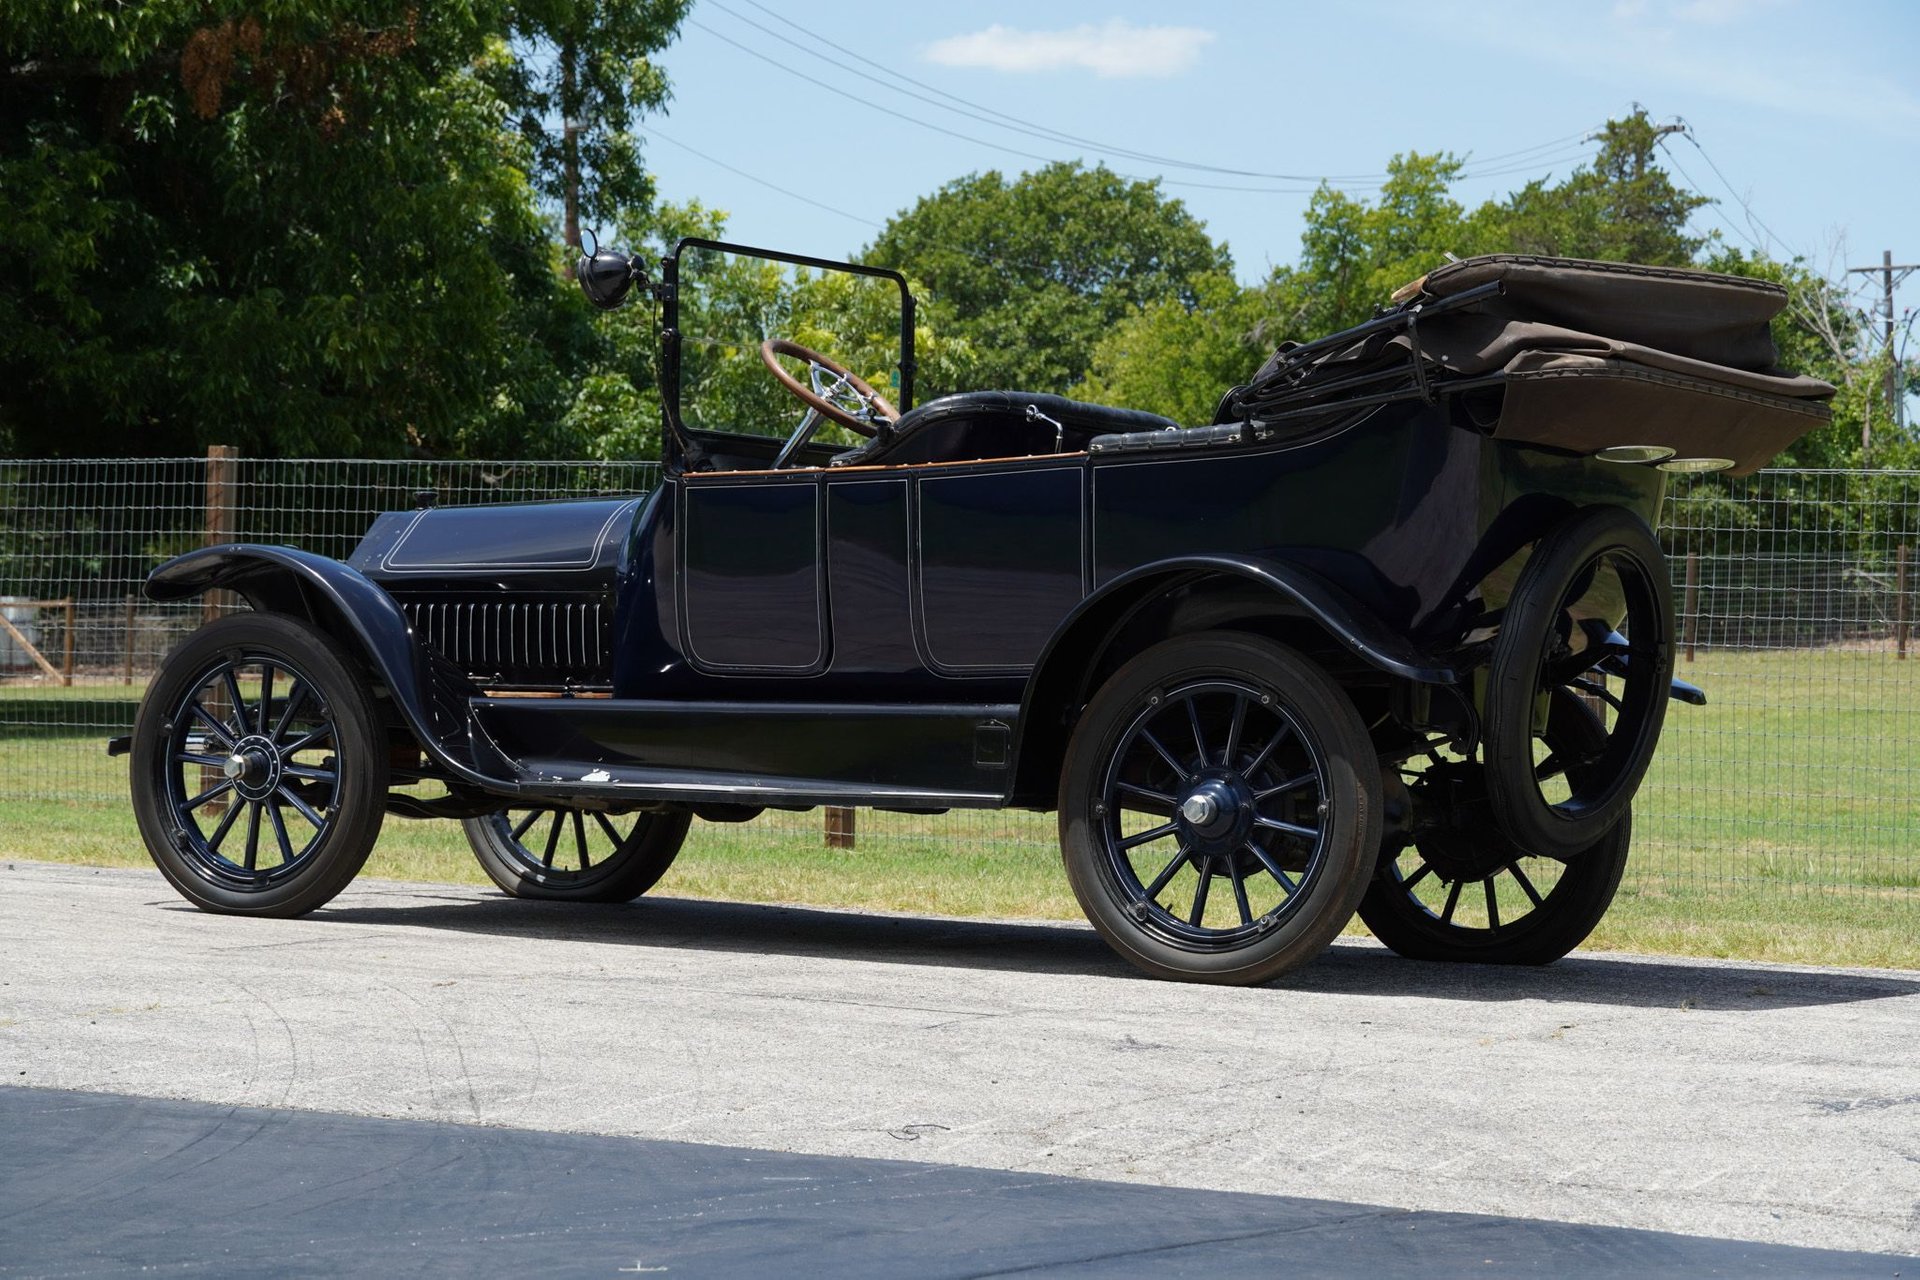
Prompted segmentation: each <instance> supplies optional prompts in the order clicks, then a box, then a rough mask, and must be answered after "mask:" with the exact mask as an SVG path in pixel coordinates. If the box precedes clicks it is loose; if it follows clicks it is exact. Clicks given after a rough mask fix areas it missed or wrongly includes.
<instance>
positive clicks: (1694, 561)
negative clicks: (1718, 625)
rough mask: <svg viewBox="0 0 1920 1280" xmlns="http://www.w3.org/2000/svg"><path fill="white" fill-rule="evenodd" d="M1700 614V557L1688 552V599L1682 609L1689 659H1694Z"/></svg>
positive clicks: (1689, 660)
mask: <svg viewBox="0 0 1920 1280" xmlns="http://www.w3.org/2000/svg"><path fill="white" fill-rule="evenodd" d="M1699 616H1700V557H1699V556H1698V555H1696V554H1694V553H1693V552H1691V551H1689V552H1687V599H1686V604H1685V605H1684V606H1683V607H1682V609H1681V617H1682V620H1683V623H1684V625H1685V627H1686V643H1687V661H1688V662H1692V661H1693V635H1694V631H1693V627H1694V623H1695V621H1696V620H1697V619H1698V618H1699Z"/></svg>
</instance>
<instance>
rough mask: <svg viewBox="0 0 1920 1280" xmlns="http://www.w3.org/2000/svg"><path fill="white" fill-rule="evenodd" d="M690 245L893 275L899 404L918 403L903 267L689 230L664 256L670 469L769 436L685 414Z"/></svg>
mask: <svg viewBox="0 0 1920 1280" xmlns="http://www.w3.org/2000/svg"><path fill="white" fill-rule="evenodd" d="M688 249H704V250H712V251H716V252H720V253H730V254H736V255H738V256H741V257H748V258H760V259H763V260H765V261H769V262H780V263H785V264H787V265H789V266H796V267H809V268H812V269H814V270H817V271H840V272H846V273H849V274H852V275H859V276H871V277H875V278H878V279H883V280H891V281H893V283H894V286H895V287H896V288H898V289H899V290H900V365H899V367H900V387H899V396H898V399H897V401H896V405H895V407H896V408H898V409H899V410H900V412H901V413H902V414H905V413H906V412H907V411H908V410H909V409H911V408H913V373H914V364H913V331H914V297H913V291H912V290H911V289H909V288H908V287H907V278H906V277H905V276H903V275H901V274H900V273H899V272H898V271H891V270H888V269H887V268H885V267H870V266H867V265H865V264H864V263H858V262H839V261H836V260H834V259H832V258H816V257H812V256H810V255H808V254H802V253H783V252H781V251H780V250H778V249H762V248H758V247H756V246H754V245H745V244H734V243H731V242H729V241H725V240H709V239H706V238H704V237H701V236H686V237H683V238H682V239H681V240H679V241H678V242H676V243H675V244H674V246H673V252H672V253H670V254H668V255H667V256H666V257H665V258H662V259H661V260H660V405H661V410H662V412H663V414H664V416H665V418H666V427H667V430H666V434H665V437H664V438H663V439H662V441H661V459H660V460H661V463H662V465H663V466H664V467H665V469H666V470H667V472H668V473H669V474H677V473H679V472H682V471H689V470H700V469H701V468H702V466H703V464H704V463H705V460H706V459H707V458H708V457H709V455H711V454H713V453H721V454H733V453H738V452H740V446H741V445H742V444H745V445H747V447H748V449H749V451H757V450H758V449H759V448H762V447H764V441H766V440H767V439H768V438H769V437H766V436H760V435H745V434H740V433H737V432H730V431H715V430H711V429H708V428H704V427H690V426H688V425H687V423H686V421H685V420H684V419H683V418H682V416H681V413H680V390H681V386H680V357H681V342H682V338H683V335H682V333H681V330H680V255H681V254H683V253H684V252H686V251H687V250H688Z"/></svg>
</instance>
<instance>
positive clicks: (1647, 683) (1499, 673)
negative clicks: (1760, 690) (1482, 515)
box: [1483, 507, 1673, 857]
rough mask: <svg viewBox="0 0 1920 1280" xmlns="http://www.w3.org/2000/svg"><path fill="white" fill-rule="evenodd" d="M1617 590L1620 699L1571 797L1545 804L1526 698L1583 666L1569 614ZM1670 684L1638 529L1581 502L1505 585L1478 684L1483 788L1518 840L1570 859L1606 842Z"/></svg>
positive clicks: (1646, 759) (1664, 583) (1669, 590)
mask: <svg viewBox="0 0 1920 1280" xmlns="http://www.w3.org/2000/svg"><path fill="white" fill-rule="evenodd" d="M1603 575H1604V576H1603ZM1616 587H1617V589H1618V591H1619V595H1620V598H1621V603H1623V604H1624V606H1625V611H1626V618H1625V621H1624V623H1623V624H1622V625H1623V626H1624V628H1625V630H1626V634H1627V642H1628V646H1629V647H1628V650H1627V652H1626V653H1625V654H1623V655H1618V656H1619V657H1620V658H1622V659H1624V660H1625V663H1626V674H1625V676H1624V678H1623V679H1622V684H1623V689H1622V692H1621V693H1620V695H1619V696H1618V697H1617V698H1614V697H1613V695H1612V694H1611V693H1607V694H1606V696H1607V697H1608V698H1610V699H1613V701H1614V703H1615V705H1616V712H1617V714H1616V718H1615V722H1614V724H1613V725H1612V726H1611V728H1610V729H1608V730H1606V731H1605V734H1604V737H1605V741H1604V742H1603V743H1602V744H1600V745H1599V746H1598V748H1597V750H1596V751H1595V758H1594V760H1593V761H1592V766H1593V767H1592V768H1590V769H1586V770H1583V771H1582V772H1581V775H1580V777H1581V781H1580V782H1579V783H1578V784H1577V785H1575V786H1574V787H1573V788H1572V789H1571V792H1570V794H1568V795H1567V796H1566V797H1564V798H1562V799H1559V800H1549V799H1548V798H1547V796H1546V794H1545V793H1544V792H1543V791H1542V789H1541V786H1540V783H1539V780H1538V779H1537V778H1536V777H1535V775H1534V758H1533V742H1534V716H1535V701H1536V699H1537V698H1538V697H1539V696H1540V695H1541V694H1543V693H1546V692H1548V691H1549V690H1552V689H1555V688H1559V687H1562V686H1563V685H1565V684H1566V683H1567V682H1568V681H1570V680H1573V679H1575V678H1577V677H1579V675H1580V674H1581V672H1582V670H1583V669H1584V666H1585V665H1586V664H1587V663H1589V662H1590V661H1591V653H1589V654H1587V655H1586V656H1582V655H1579V654H1572V653H1570V652H1569V649H1570V646H1569V643H1568V641H1569V637H1570V636H1571V635H1572V633H1573V631H1574V625H1575V624H1574V621H1573V618H1572V611H1573V610H1574V609H1575V608H1576V607H1577V606H1578V605H1580V603H1581V602H1582V600H1583V599H1586V598H1588V596H1589V593H1590V592H1594V591H1596V589H1597V590H1598V592H1599V593H1600V594H1601V595H1602V596H1604V595H1605V594H1606V593H1608V592H1611V591H1612V590H1614V589H1615V588H1616ZM1600 629H1601V630H1602V631H1604V630H1605V628H1604V627H1601V628H1600ZM1581 638H1582V639H1583V640H1584V639H1586V637H1584V636H1583V637H1581ZM1672 681H1673V587H1672V584H1671V583H1670V582H1669V581H1668V577H1667V562H1666V557H1665V556H1663V555H1662V554H1661V552H1660V544H1659V543H1658V542H1656V541H1655V540H1654V537H1653V533H1652V532H1651V531H1650V530H1649V529H1648V528H1647V526H1646V524H1645V523H1644V522H1643V521H1641V520H1640V519H1639V517H1637V516H1635V515H1634V514H1633V513H1631V512H1629V511H1626V510H1624V509H1622V508H1619V507H1590V508H1588V509H1587V510H1585V511H1582V512H1580V513H1578V514H1577V515H1575V516H1573V517H1571V518H1570V519H1568V520H1567V521H1566V522H1565V523H1564V524H1562V525H1560V526H1559V527H1558V528H1556V529H1555V530H1554V531H1553V532H1552V533H1550V534H1548V535H1547V536H1546V537H1545V538H1542V539H1541V541H1540V544H1539V546H1537V547H1536V548H1535V549H1534V552H1533V555H1532V556H1531V557H1530V558H1529V559H1528V560H1527V563H1526V566H1525V567H1524V568H1523V569H1522V570H1521V572H1520V577H1519V580H1518V582H1516V583H1515V585H1514V591H1513V596H1512V598H1511V599H1510V600H1509V602H1508V604H1507V609H1506V616H1505V618H1504V620H1503V621H1502V623H1501V626H1500V634H1499V635H1498V637H1496V639H1495V640H1494V645H1493V654H1492V666H1491V670H1490V672H1489V674H1488V681H1487V699H1486V717H1485V725H1484V731H1485V744H1484V751H1483V758H1484V759H1485V761H1486V765H1487V793H1488V795H1489V797H1490V798H1491V799H1492V802H1493V814H1494V818H1495V820H1496V821H1497V822H1499V824H1500V827H1501V829H1502V830H1504V831H1505V832H1506V833H1507V835H1508V836H1510V837H1511V838H1512V839H1513V842H1514V843H1515V844H1517V845H1519V846H1520V847H1521V848H1523V849H1529V850H1532V851H1535V852H1537V853H1543V854H1549V855H1553V856H1556V857H1574V856H1576V855H1578V854H1579V853H1580V852H1581V851H1582V850H1584V849H1586V848H1588V847H1590V846H1592V845H1595V844H1597V843H1599V842H1600V840H1601V839H1602V838H1603V837H1605V835H1606V834H1607V831H1608V830H1609V829H1610V828H1612V827H1613V825H1614V824H1615V823H1617V822H1619V821H1620V819H1621V817H1622V816H1623V815H1625V813H1626V811H1627V805H1628V804H1629V803H1630V802H1631V801H1632V799H1633V796H1634V792H1636V791H1637V790H1639V787H1640V782H1641V779H1643V778H1644V777H1645V776H1646V772H1647V766H1648V765H1649V764H1650V763H1651V762H1652V760H1653V752H1654V748H1655V747H1656V746H1658V745H1659V742H1660V728H1661V725H1662V724H1663V723H1664V722H1665V719H1666V714H1667V696H1668V691H1669V687H1670V685H1671V684H1672Z"/></svg>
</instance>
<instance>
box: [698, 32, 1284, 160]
mask: <svg viewBox="0 0 1920 1280" xmlns="http://www.w3.org/2000/svg"><path fill="white" fill-rule="evenodd" d="M687 22H688V23H689V24H690V25H692V26H695V27H698V28H699V29H700V30H702V31H704V32H706V33H707V34H708V35H710V36H712V37H713V38H714V39H716V40H720V41H722V42H724V43H726V44H729V45H732V46H733V47H734V48H736V49H738V50H740V52H742V53H744V54H746V55H747V56H748V57H751V58H756V59H758V60H759V61H761V62H764V63H766V64H767V65H768V66H770V67H776V68H778V69H779V70H781V71H784V72H786V73H787V74H788V75H790V76H793V77H795V78H796V79H800V80H804V81H806V82H807V83H808V84H811V85H814V86H815V87H817V88H820V89H825V90H826V91H827V92H828V93H831V94H833V95H834V96H835V97H839V98H845V99H846V100H847V101H849V102H852V103H854V104H855V105H857V106H862V107H865V108H867V109H868V110H870V111H878V112H880V113H881V114H883V115H888V116H892V117H893V118H895V119H896V120H904V121H905V122H907V123H908V124H913V125H918V126H920V127H921V128H922V129H930V130H932V131H933V132H935V133H939V134H944V135H945V136H947V137H949V138H957V139H959V140H960V141H962V142H971V143H973V144H974V145H975V146H980V147H990V148H992V149H993V150H995V151H1004V152H1006V153H1007V154H1008V155H1015V156H1019V157H1021V158H1022V159H1026V160H1038V161H1040V162H1041V163H1042V164H1054V163H1056V161H1057V158H1056V157H1054V156H1048V155H1041V154H1040V153H1039V152H1036V151H1023V150H1021V149H1020V148H1019V147H1010V146H1007V145H1006V144H1004V143H1000V142H992V141H989V140H988V139H986V138H978V137H975V136H973V135H972V134H968V133H961V132H960V131H959V130H957V129H949V128H947V127H946V126H945V125H939V124H934V123H933V122H932V121H929V120H922V119H920V118H919V117H918V116H911V115H908V114H907V113H906V112H904V111H895V110H894V109H893V108H891V107H884V106H881V105H880V104H879V103H877V102H870V101H868V100H867V99H865V98H862V97H860V96H859V95H857V94H852V93H848V92H847V91H846V90H845V89H842V88H840V87H839V86H838V85H833V84H828V83H827V82H826V81H824V80H821V79H820V78H818V77H817V76H810V75H808V74H807V73H806V72H804V71H799V70H796V69H795V68H793V67H790V66H788V65H787V64H786V63H784V62H781V61H780V60H779V59H778V58H773V57H769V56H768V55H766V54H764V53H761V52H760V51H759V50H758V49H755V48H753V47H751V46H750V45H745V44H742V43H740V42H739V41H738V40H735V39H734V38H733V37H732V36H729V35H726V34H725V33H723V32H720V31H716V30H714V29H713V28H712V27H710V26H708V25H707V24H706V23H704V22H701V21H700V20H699V19H697V18H688V19H687ZM1119 176H1120V177H1123V178H1127V179H1129V180H1130V181H1134V182H1143V181H1150V180H1151V179H1146V178H1142V177H1141V176H1139V175H1138V174H1126V173H1123V174H1120V175H1119ZM1159 181H1161V182H1164V183H1166V184H1167V185H1168V186H1174V187H1195V188H1199V189H1202V190H1208V191H1254V192H1263V193H1266V194H1271V195H1306V194H1310V193H1311V192H1312V191H1314V190H1316V189H1317V187H1246V186H1232V185H1226V184H1222V183H1212V182H1189V181H1184V180H1175V179H1171V178H1160V179H1159Z"/></svg>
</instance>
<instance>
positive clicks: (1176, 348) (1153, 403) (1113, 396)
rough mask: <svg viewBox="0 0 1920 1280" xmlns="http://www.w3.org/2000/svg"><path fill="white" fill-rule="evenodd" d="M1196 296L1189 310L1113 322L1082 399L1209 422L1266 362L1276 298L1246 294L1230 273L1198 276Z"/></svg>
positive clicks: (1167, 307) (1172, 304) (1154, 308)
mask: <svg viewBox="0 0 1920 1280" xmlns="http://www.w3.org/2000/svg"><path fill="white" fill-rule="evenodd" d="M1194 292H1195V304H1194V305H1193V306H1192V307H1187V306H1183V305H1182V304H1181V303H1179V302H1177V301H1175V300H1173V299H1165V300H1162V301H1160V302H1152V303H1148V304H1147V305H1146V306H1144V307H1142V308H1141V309H1140V310H1138V311H1136V312H1134V314H1132V315H1130V316H1128V317H1126V318H1125V319H1123V320H1122V321H1121V322H1120V323H1119V324H1117V325H1115V326H1114V327H1113V328H1112V329H1111V330H1110V331H1109V332H1108V333H1107V334H1106V336H1105V337H1103V338H1101V339H1100V342H1099V344H1098V345H1097V346H1096V347H1095V348H1094V352H1093V368H1092V371H1091V373H1090V374H1089V375H1088V378H1087V381H1086V384H1085V386H1084V387H1083V388H1082V391H1081V394H1082V395H1084V396H1085V397H1086V398H1087V399H1089V400H1093V401H1097V402H1100V403H1105V404H1118V405H1125V406H1126V407H1128V408H1130V409H1145V410H1147V411H1148V412H1149V413H1158V414H1163V415H1165V416H1166V417H1169V418H1172V419H1173V420H1174V421H1176V422H1181V423H1188V424H1194V423H1204V422H1211V421H1212V420H1213V411H1214V408H1215V406H1216V405H1217V403H1218V402H1219V399H1220V395H1221V393H1222V392H1223V391H1225V390H1226V389H1227V388H1228V387H1231V386H1235V385H1237V384H1238V383H1242V382H1245V381H1246V380H1247V379H1248V378H1249V377H1251V376H1252V375H1253V371H1254V370H1255V369H1257V368H1259V366H1260V362H1261V361H1262V360H1264V359H1266V357H1267V354H1268V352H1269V350H1270V349H1271V348H1270V346H1269V345H1267V344H1266V343H1265V342H1264V337H1265V334H1266V332H1267V330H1268V328H1269V327H1270V326H1269V325H1268V324H1267V323H1266V322H1267V321H1268V319H1269V318H1270V317H1271V315H1272V313H1273V309H1274V305H1275V302H1276V299H1277V297H1278V294H1277V292H1276V291H1275V290H1273V289H1267V288H1262V289H1243V288H1241V287H1240V286H1239V285H1238V284H1237V283H1235V281H1234V279H1233V277H1231V276H1228V275H1214V276H1205V277H1202V278H1201V279H1200V280H1199V282H1198V283H1197V285H1196V287H1195V290H1194Z"/></svg>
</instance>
